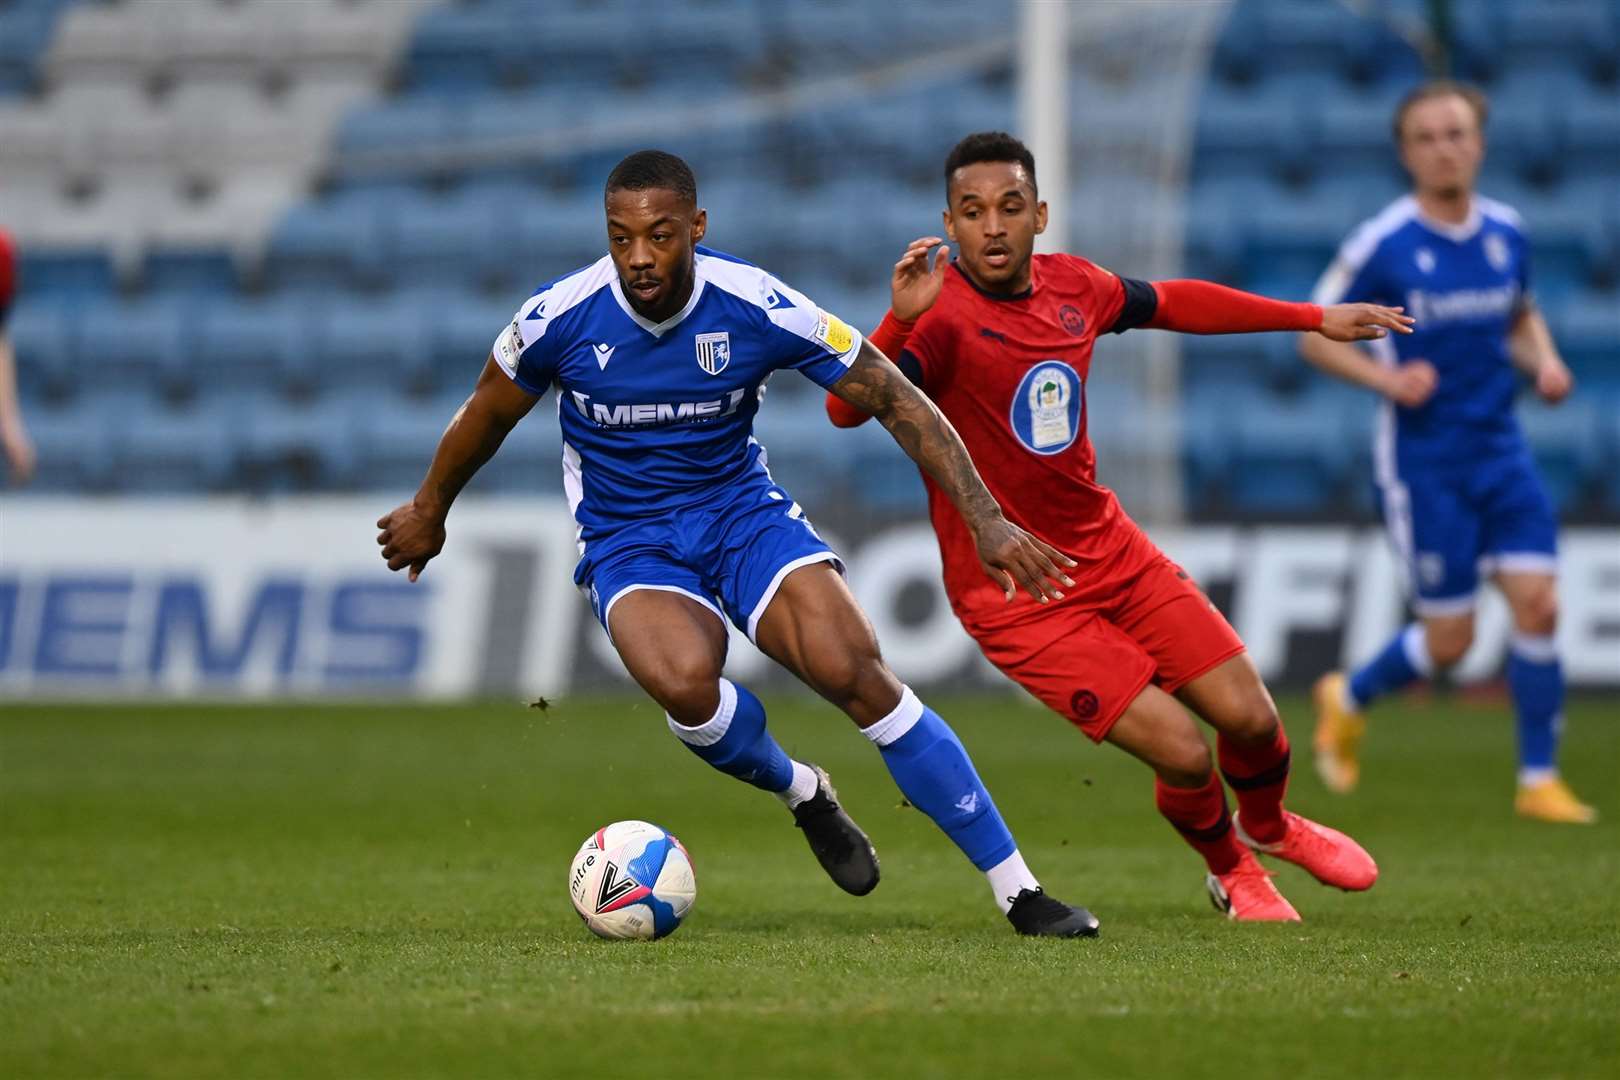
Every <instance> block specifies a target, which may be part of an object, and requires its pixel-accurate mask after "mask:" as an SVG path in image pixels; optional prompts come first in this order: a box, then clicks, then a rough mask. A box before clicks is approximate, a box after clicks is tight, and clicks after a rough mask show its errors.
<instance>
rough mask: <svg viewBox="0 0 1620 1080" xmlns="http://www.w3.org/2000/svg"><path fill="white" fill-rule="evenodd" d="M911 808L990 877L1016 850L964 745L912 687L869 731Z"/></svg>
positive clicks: (868, 736)
mask: <svg viewBox="0 0 1620 1080" xmlns="http://www.w3.org/2000/svg"><path fill="white" fill-rule="evenodd" d="M865 734H866V736H867V738H869V739H871V740H872V742H873V743H875V744H876V745H877V748H878V751H879V752H880V753H881V754H882V755H883V764H885V765H887V766H888V768H889V775H891V776H893V777H894V782H895V783H896V784H897V785H899V787H900V790H901V792H902V793H903V794H904V795H905V797H906V799H907V800H908V801H910V803H911V805H913V806H915V807H916V808H917V809H919V810H921V811H922V812H923V813H925V814H927V815H928V816H929V817H930V818H932V819H933V820H934V824H936V825H938V826H939V827H940V828H941V829H943V830H944V832H945V835H947V836H949V837H950V838H951V839H952V840H953V841H954V842H955V843H956V846H957V847H959V848H961V849H962V854H964V855H966V856H967V857H968V859H969V860H971V861H972V863H973V865H974V866H976V867H978V868H979V869H980V870H983V871H986V872H988V871H989V870H990V869H991V868H992V867H996V866H998V865H999V864H1001V863H1003V862H1004V861H1005V860H1006V859H1008V858H1009V857H1010V856H1011V855H1012V854H1013V853H1014V852H1016V851H1017V850H1018V845H1017V844H1016V843H1014V842H1013V837H1012V833H1011V832H1009V831H1008V830H1007V825H1006V823H1005V822H1004V821H1002V820H1001V813H1000V812H999V811H998V810H997V809H996V804H995V803H994V802H993V801H991V799H990V792H989V791H987V790H986V789H985V786H984V783H983V781H981V780H980V779H979V774H978V772H977V771H976V770H975V769H974V768H973V762H972V761H971V760H969V758H968V755H967V750H966V749H964V748H963V746H962V741H961V740H960V739H958V738H957V737H956V732H954V731H952V730H951V728H950V725H948V724H947V723H945V721H944V720H942V719H940V716H939V714H938V713H936V712H934V711H933V710H932V709H930V708H928V707H927V706H925V705H924V704H923V703H922V702H921V701H919V700H918V699H917V695H915V694H913V693H912V692H911V690H910V689H909V688H908V689H906V690H905V692H904V693H903V694H902V695H901V697H900V704H899V705H897V706H895V709H894V711H893V712H891V713H890V714H889V715H888V716H886V717H884V718H883V719H882V720H879V721H878V722H877V723H875V724H873V725H872V726H871V727H869V728H867V729H866V730H865Z"/></svg>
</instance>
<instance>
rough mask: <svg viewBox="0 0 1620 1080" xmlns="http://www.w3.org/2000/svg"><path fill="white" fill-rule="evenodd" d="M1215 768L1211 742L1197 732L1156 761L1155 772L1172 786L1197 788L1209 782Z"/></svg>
mask: <svg viewBox="0 0 1620 1080" xmlns="http://www.w3.org/2000/svg"><path fill="white" fill-rule="evenodd" d="M1214 769H1215V759H1214V758H1213V757H1212V756H1211V755H1210V752H1209V744H1208V743H1206V742H1205V741H1204V740H1203V737H1202V736H1200V735H1197V734H1196V733H1195V734H1194V735H1193V737H1192V738H1190V739H1183V740H1181V741H1179V742H1178V743H1177V744H1176V746H1175V747H1174V748H1173V749H1172V750H1171V751H1170V752H1169V753H1168V754H1166V755H1165V756H1164V758H1163V759H1162V760H1159V761H1156V762H1154V772H1156V773H1158V775H1159V779H1161V780H1163V781H1164V782H1165V783H1166V784H1169V785H1170V786H1171V787H1177V788H1195V787H1202V786H1203V785H1204V784H1207V783H1208V782H1209V776H1210V773H1211V772H1213V771H1214Z"/></svg>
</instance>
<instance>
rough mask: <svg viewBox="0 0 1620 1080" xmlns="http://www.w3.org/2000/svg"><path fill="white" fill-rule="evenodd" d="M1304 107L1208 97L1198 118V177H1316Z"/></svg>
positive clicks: (1266, 100)
mask: <svg viewBox="0 0 1620 1080" xmlns="http://www.w3.org/2000/svg"><path fill="white" fill-rule="evenodd" d="M1303 130H1305V128H1304V124H1303V122H1302V118H1301V116H1300V105H1299V103H1297V102H1294V101H1290V100H1287V99H1284V98H1275V97H1267V96H1265V95H1263V94H1256V95H1248V96H1235V95H1231V94H1206V95H1205V96H1204V99H1203V101H1202V103H1201V107H1200V109H1199V112H1198V130H1197V151H1196V158H1195V172H1196V174H1198V175H1209V176H1220V177H1225V178H1231V177H1234V176H1240V175H1241V176H1251V177H1257V178H1258V177H1287V176H1296V175H1308V174H1309V172H1310V171H1311V162H1310V159H1309V149H1310V148H1309V146H1308V145H1307V143H1306V140H1305V139H1304V138H1302V137H1301V132H1302V131H1303Z"/></svg>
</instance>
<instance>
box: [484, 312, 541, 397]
mask: <svg viewBox="0 0 1620 1080" xmlns="http://www.w3.org/2000/svg"><path fill="white" fill-rule="evenodd" d="M537 301H543V297H530V299H529V301H528V302H527V303H525V304H524V305H523V306H522V307H521V308H519V309H518V313H517V315H515V316H513V318H512V322H511V325H509V326H507V328H506V329H505V330H502V331H501V334H500V336H499V337H497V338H496V339H495V344H494V346H493V347H492V348H491V349H490V355H491V356H492V357H493V358H494V360H495V363H496V364H497V365H498V366H499V367H500V369H501V370H502V371H504V372H506V375H507V377H508V378H510V379H511V380H512V381H513V382H515V383H517V384H518V385H519V386H521V387H522V388H523V389H525V390H527V391H528V392H529V393H531V394H533V395H534V396H535V397H543V396H544V395H545V392H546V388H547V387H548V386H550V385H551V383H552V380H554V379H555V378H556V377H557V349H556V347H555V346H556V343H557V333H556V332H555V331H552V332H551V333H547V330H548V329H550V322H551V320H549V319H546V318H544V317H543V316H542V314H541V313H542V312H544V310H545V305H544V303H543V302H541V303H538V304H537V303H536V302H537Z"/></svg>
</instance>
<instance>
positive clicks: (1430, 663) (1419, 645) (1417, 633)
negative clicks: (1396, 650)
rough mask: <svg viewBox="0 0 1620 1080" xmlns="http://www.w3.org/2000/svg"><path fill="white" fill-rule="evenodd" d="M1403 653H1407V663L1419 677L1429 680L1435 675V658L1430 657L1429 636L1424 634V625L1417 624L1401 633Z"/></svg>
mask: <svg viewBox="0 0 1620 1080" xmlns="http://www.w3.org/2000/svg"><path fill="white" fill-rule="evenodd" d="M1401 651H1402V652H1404V653H1406V662H1407V663H1408V664H1411V665H1412V669H1413V670H1414V671H1416V672H1417V673H1418V674H1419V675H1422V676H1423V677H1424V678H1429V677H1430V676H1432V675H1433V674H1434V657H1432V656H1430V655H1429V635H1428V634H1427V633H1425V632H1424V630H1423V624H1422V623H1420V622H1415V623H1413V624H1412V625H1411V626H1408V627H1407V628H1406V629H1405V630H1404V631H1402V632H1401Z"/></svg>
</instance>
